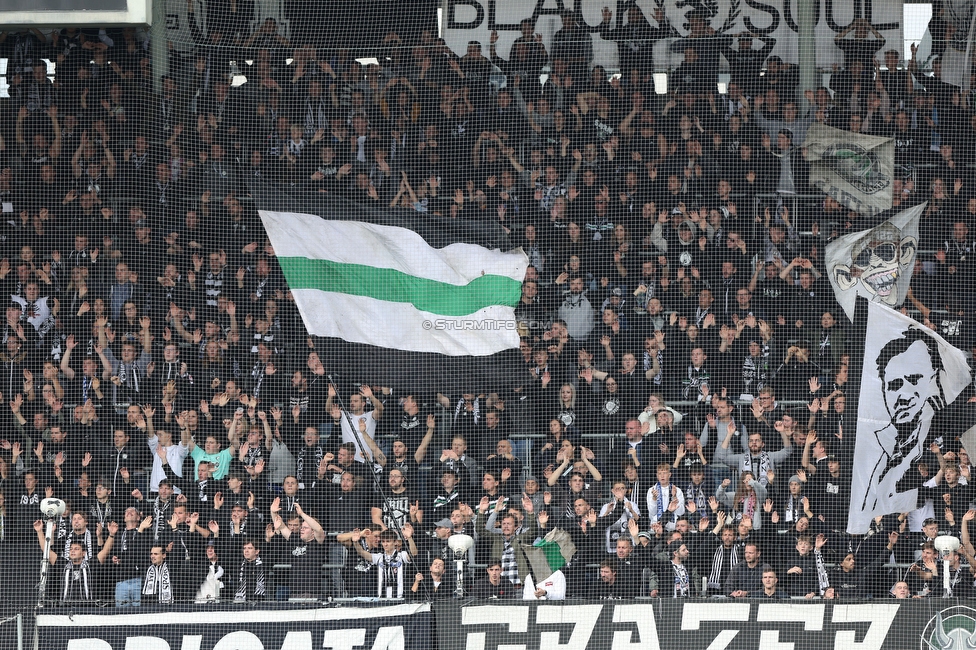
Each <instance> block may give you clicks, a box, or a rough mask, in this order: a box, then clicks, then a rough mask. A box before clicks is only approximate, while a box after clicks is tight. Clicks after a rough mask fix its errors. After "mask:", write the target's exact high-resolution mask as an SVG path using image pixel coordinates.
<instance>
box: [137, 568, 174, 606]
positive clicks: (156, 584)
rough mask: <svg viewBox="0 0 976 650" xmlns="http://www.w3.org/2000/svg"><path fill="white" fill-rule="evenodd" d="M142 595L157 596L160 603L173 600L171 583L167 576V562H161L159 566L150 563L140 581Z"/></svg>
mask: <svg viewBox="0 0 976 650" xmlns="http://www.w3.org/2000/svg"><path fill="white" fill-rule="evenodd" d="M142 594H143V595H144V596H157V597H158V599H159V602H161V603H172V602H173V584H172V583H171V582H170V578H169V564H167V563H166V562H163V563H162V564H160V565H159V566H156V565H155V564H150V565H149V567H148V568H147V569H146V578H145V580H143V581H142Z"/></svg>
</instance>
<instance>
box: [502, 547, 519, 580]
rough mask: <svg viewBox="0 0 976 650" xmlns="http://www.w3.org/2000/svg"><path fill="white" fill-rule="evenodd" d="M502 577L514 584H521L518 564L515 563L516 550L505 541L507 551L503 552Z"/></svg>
mask: <svg viewBox="0 0 976 650" xmlns="http://www.w3.org/2000/svg"><path fill="white" fill-rule="evenodd" d="M502 577H503V578H508V580H509V581H510V582H511V583H512V584H513V585H517V584H520V582H519V574H518V563H516V561H515V548H514V547H513V546H512V543H511V542H510V541H509V540H507V539H506V540H505V550H504V551H502Z"/></svg>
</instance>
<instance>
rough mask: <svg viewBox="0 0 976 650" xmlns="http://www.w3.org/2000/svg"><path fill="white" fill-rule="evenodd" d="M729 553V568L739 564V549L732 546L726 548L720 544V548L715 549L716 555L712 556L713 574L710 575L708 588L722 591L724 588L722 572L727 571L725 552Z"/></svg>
mask: <svg viewBox="0 0 976 650" xmlns="http://www.w3.org/2000/svg"><path fill="white" fill-rule="evenodd" d="M726 551H728V553H729V568H730V569H731V568H733V567H735V565H736V564H738V563H739V547H738V546H736V545H734V544H733V545H732V548H725V546H724V545H722V544H719V545H718V548H717V549H715V555H713V556H712V572H711V573H709V574H708V587H709V589H713V588H714V589H721V588H722V571H723V570H724V569H725V552H726Z"/></svg>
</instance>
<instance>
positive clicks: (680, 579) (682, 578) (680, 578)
mask: <svg viewBox="0 0 976 650" xmlns="http://www.w3.org/2000/svg"><path fill="white" fill-rule="evenodd" d="M671 570H672V571H673V572H674V597H675V598H687V597H688V596H690V595H691V578H690V576H689V575H688V569H686V568H685V566H684V565H683V564H675V563H674V562H672V563H671Z"/></svg>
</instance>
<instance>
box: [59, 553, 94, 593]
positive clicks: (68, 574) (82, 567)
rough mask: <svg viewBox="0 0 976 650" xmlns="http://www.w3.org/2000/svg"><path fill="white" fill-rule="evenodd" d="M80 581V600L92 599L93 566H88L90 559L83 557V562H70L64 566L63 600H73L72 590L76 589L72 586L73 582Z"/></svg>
mask: <svg viewBox="0 0 976 650" xmlns="http://www.w3.org/2000/svg"><path fill="white" fill-rule="evenodd" d="M75 582H77V583H78V587H77V588H78V590H79V598H78V600H91V599H92V576H91V567H89V566H88V560H87V559H83V560H82V561H81V564H74V563H72V562H70V561H69V562H68V563H67V564H65V567H64V584H63V587H62V590H61V600H63V601H70V600H72V598H71V596H72V592H74V591H75V589H74V588H72V586H71V585H72V584H73V583H75Z"/></svg>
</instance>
